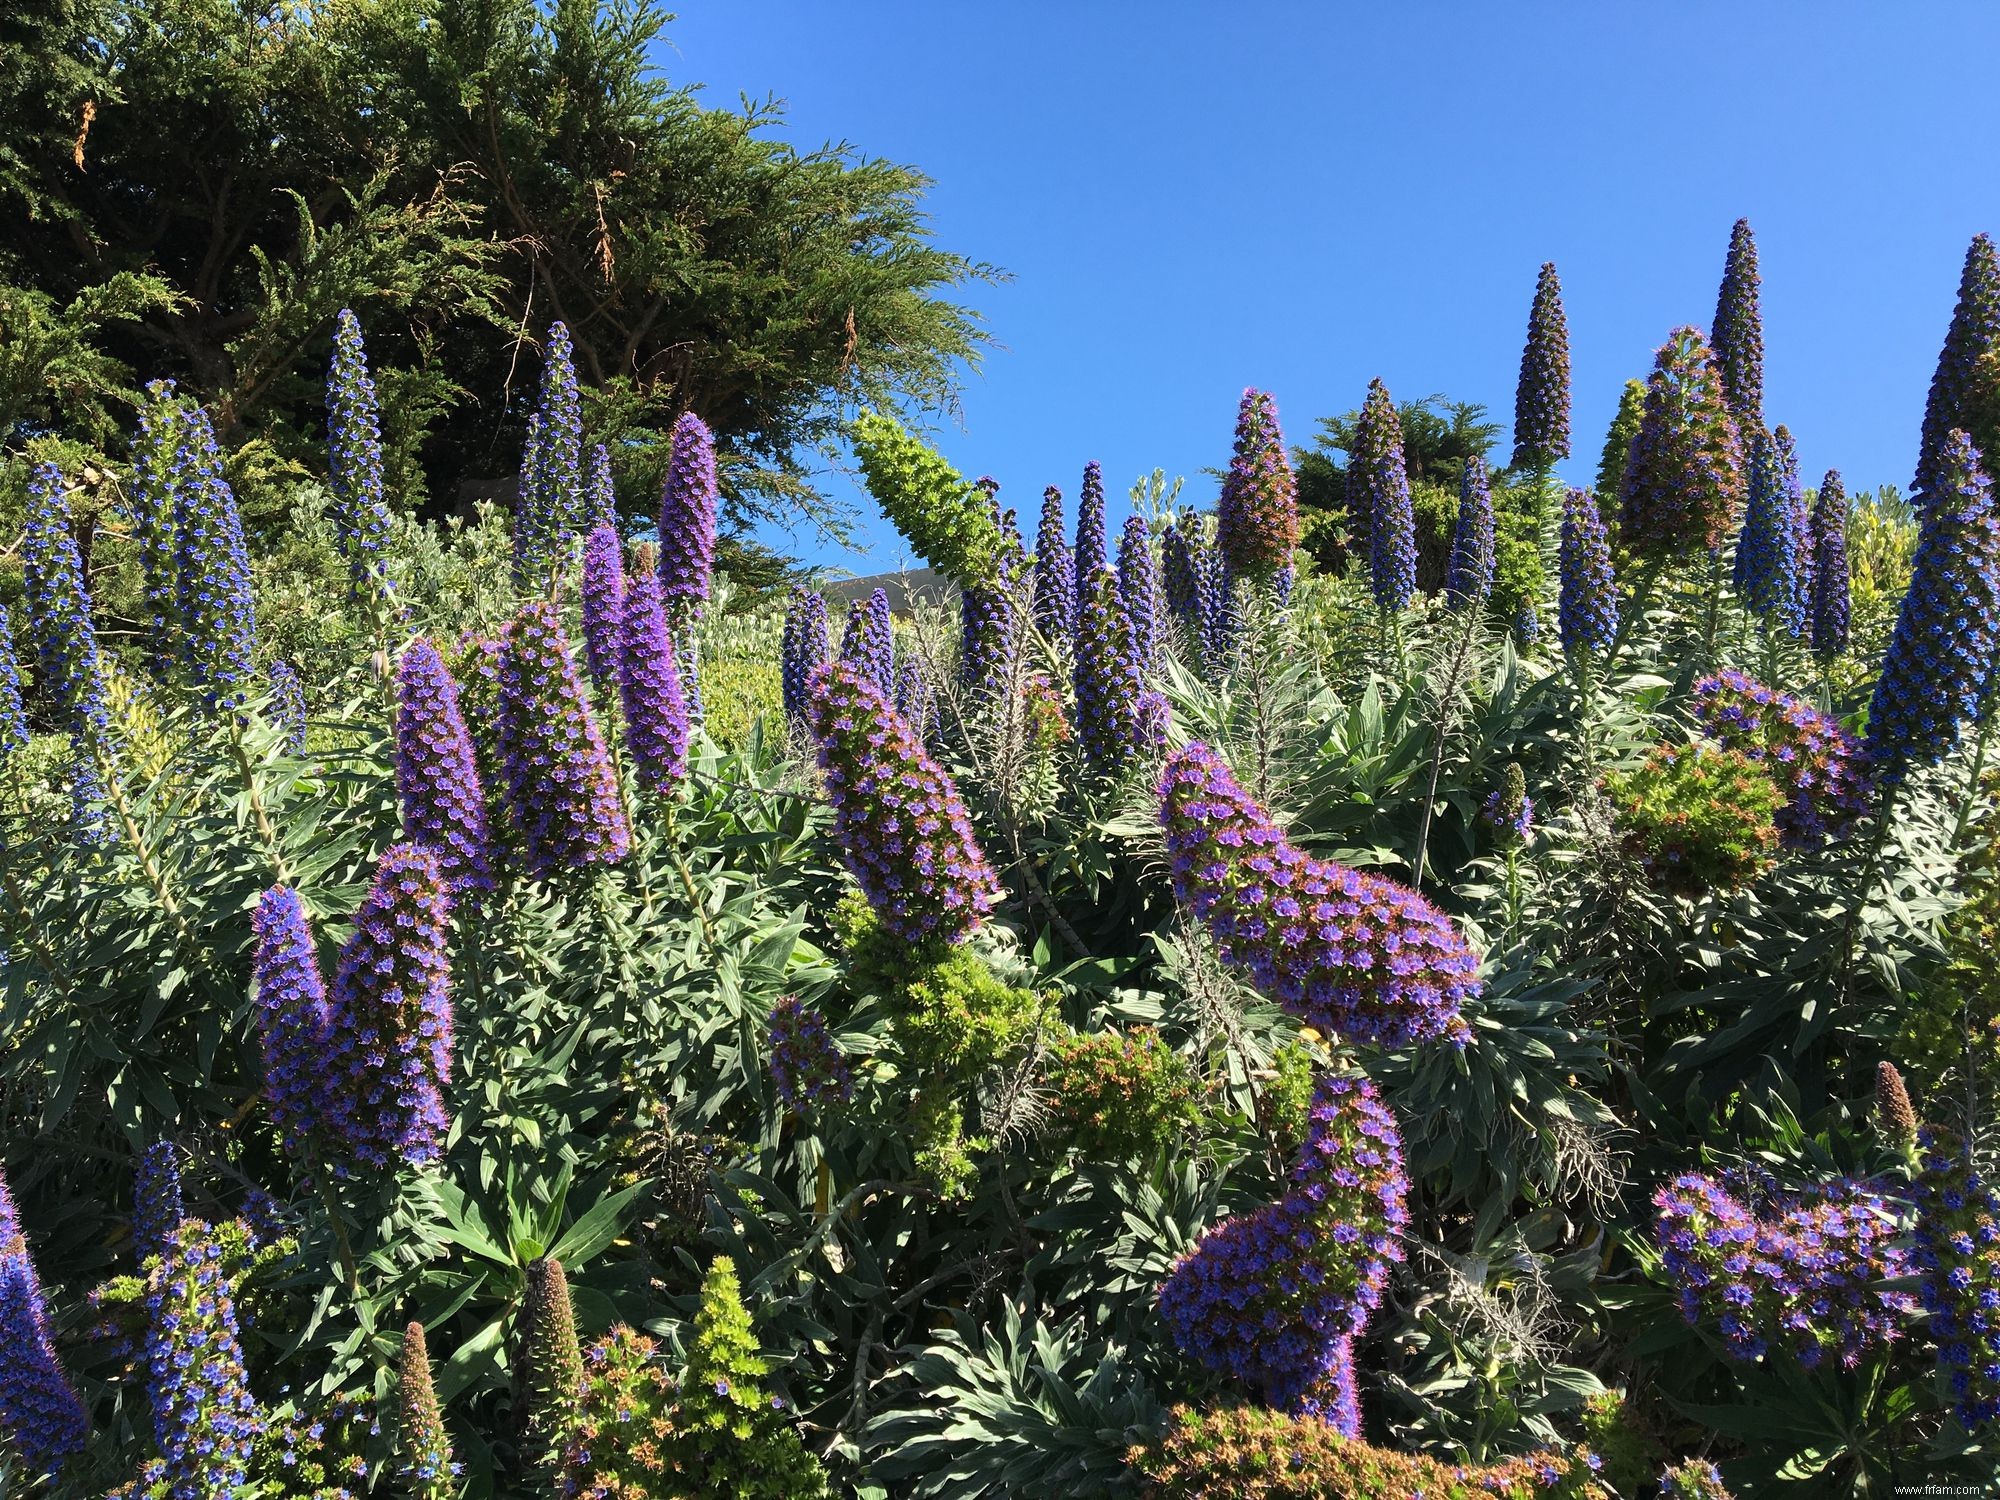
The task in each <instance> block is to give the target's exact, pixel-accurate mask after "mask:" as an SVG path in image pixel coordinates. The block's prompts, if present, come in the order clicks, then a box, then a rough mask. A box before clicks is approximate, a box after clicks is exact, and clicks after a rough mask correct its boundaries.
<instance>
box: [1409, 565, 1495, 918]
mask: <svg viewBox="0 0 2000 1500" xmlns="http://www.w3.org/2000/svg"><path fill="white" fill-rule="evenodd" d="M1462 608H1463V610H1464V613H1465V628H1464V629H1463V630H1461V631H1460V632H1459V634H1458V640H1457V642H1456V643H1455V644H1454V645H1453V647H1452V653H1451V658H1450V661H1449V664H1448V665H1447V666H1446V668H1445V674H1444V689H1443V692H1442V693H1441V695H1440V697H1439V699H1438V721H1437V734H1436V738H1435V741H1434V743H1433V744H1432V745H1431V773H1430V782H1429V785H1428V786H1427V787H1426V788H1425V790H1424V807H1423V818H1422V821H1420V822H1419V823H1418V824H1417V841H1416V843H1415V844H1414V845H1413V846H1412V847H1411V849H1410V883H1411V884H1412V885H1415V886H1419V887H1421V886H1422V885H1423V881H1424V863H1425V860H1426V858H1427V857H1428V854H1429V851H1430V842H1431V820H1432V818H1433V817H1434V816H1435V815H1436V812H1437V790H1438V779H1439V777H1441V776H1442V775H1443V774H1444V754H1445V749H1446V747H1447V746H1448V745H1449V744H1450V743H1451V731H1452V728H1453V720H1455V719H1456V718H1457V716H1458V690H1459V688H1460V687H1461V686H1462V683H1461V682H1460V677H1461V675H1462V674H1463V673H1464V671H1465V666H1466V663H1467V662H1468V661H1470V660H1471V657H1472V642H1473V637H1474V636H1475V635H1476V634H1477V632H1478V629H1479V604H1478V603H1477V602H1476V601H1474V600H1470V599H1468V600H1467V601H1466V602H1465V603H1464V605H1463V606H1462Z"/></svg>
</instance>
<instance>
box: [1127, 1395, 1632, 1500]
mask: <svg viewBox="0 0 2000 1500" xmlns="http://www.w3.org/2000/svg"><path fill="white" fill-rule="evenodd" d="M1131 1462H1132V1466H1133V1467H1134V1468H1135V1469H1136V1470H1138V1471H1139V1473H1140V1474H1141V1475H1142V1476H1143V1477H1144V1480H1145V1489H1144V1493H1145V1494H1146V1495H1147V1496H1148V1497H1151V1500H1390V1497H1392V1496H1393V1497H1395V1500H1415V1497H1419V1496H1421V1497H1422V1500H1488V1497H1496V1496H1497V1497H1502V1500H1610V1492H1609V1491H1607V1490H1606V1489H1605V1488H1604V1487H1603V1486H1602V1485H1600V1484H1598V1483H1596V1481H1595V1480H1594V1479H1593V1478H1592V1471H1591V1466H1590V1458H1589V1455H1588V1454H1587V1453H1584V1452H1582V1451H1579V1452H1577V1453H1575V1454H1568V1455H1564V1454H1554V1453H1537V1454H1533V1455H1531V1456H1529V1457H1527V1458H1513V1459H1508V1460H1506V1461H1504V1462H1502V1463H1498V1464H1491V1465H1472V1464H1445V1463H1440V1462H1439V1461H1438V1460H1436V1459H1434V1458H1429V1457H1426V1456H1425V1455H1423V1454H1420V1453H1401V1452H1397V1451H1396V1450H1394V1449H1390V1448H1377V1447H1375V1446H1374V1445H1373V1444H1371V1443H1362V1442H1355V1441H1351V1440H1349V1439H1347V1438H1343V1437H1341V1436H1340V1435H1339V1434H1338V1433H1336V1432H1335V1431H1334V1430H1333V1428H1332V1426H1331V1425H1330V1424H1328V1423H1326V1422H1322V1421H1320V1420H1318V1419H1317V1418H1313V1417H1288V1416H1285V1415H1283V1414H1282V1413H1279V1412H1274V1411H1265V1410H1261V1409H1259V1408H1256V1407H1229V1408H1224V1409H1222V1410H1218V1411H1208V1412H1201V1411H1195V1410H1193V1409H1192V1408H1190V1407H1178V1408H1176V1409H1175V1411H1174V1414H1173V1423H1172V1426H1171V1427H1170V1428H1169V1429H1168V1430H1167V1432H1166V1433H1165V1434H1164V1435H1163V1436H1161V1437H1158V1438H1155V1439H1154V1440H1153V1441H1152V1442H1150V1443H1146V1444H1142V1445H1141V1446H1139V1447H1136V1448H1134V1449H1133V1450H1132V1453H1131Z"/></svg>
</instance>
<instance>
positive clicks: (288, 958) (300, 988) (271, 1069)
mask: <svg viewBox="0 0 2000 1500" xmlns="http://www.w3.org/2000/svg"><path fill="white" fill-rule="evenodd" d="M251 928H252V930H253V931H254V932H255V934H256V938H257V947H256V955H255V957H254V958H253V959H252V961H251V969H250V974H251V992H252V993H253V994H254V995H255V996H256V1001H257V1040H258V1043H259V1045H260V1047H261V1048H262V1050H263V1055H264V1102H265V1104H266V1105H268V1106H269V1108H270V1111H271V1122H272V1124H274V1125H276V1126H277V1127H278V1129H279V1131H280V1132H281V1133H282V1134H283V1135H284V1138H285V1149H286V1151H288V1152H290V1153H291V1155H293V1156H294V1157H304V1156H305V1155H306V1154H307V1153H308V1151H309V1149H310V1147H311V1137H312V1132H313V1130H314V1129H315V1128H316V1127H317V1126H318V1125H320V1124H321V1123H322V1122H328V1121H331V1120H333V1119H334V1118H335V1117H336V1115H337V1114H338V1109H337V1106H336V1100H337V1097H338V1087H339V1086H338V1083H337V1081H336V1080H335V1078H334V1076H333V1073H332V1071H331V1070H330V1069H329V1068H328V1067H327V1056H328V1049H329V1047H330V1045H331V1028H332V1022H331V1019H330V1016H329V1013H328V1010H327V1003H326V982H325V981H324V980H323V979H321V977H320V970H319V955H318V951H317V950H316V949H315V947H314V946H313V935H312V927H311V925H310V924H309V923H308V922H307V921H306V913H305V907H304V906H303V905H302V904H301V903H300V901H299V895H298V892H297V891H294V890H291V889H289V888H288V887H285V886H282V885H274V886H272V887H271V889H269V890H268V891H266V892H264V895H263V898H262V899H261V900H259V901H258V903H257V911H256V914H255V915H254V916H253V917H252V918H251Z"/></svg>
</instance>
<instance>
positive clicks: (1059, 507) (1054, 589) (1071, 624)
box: [1035, 485, 1076, 641]
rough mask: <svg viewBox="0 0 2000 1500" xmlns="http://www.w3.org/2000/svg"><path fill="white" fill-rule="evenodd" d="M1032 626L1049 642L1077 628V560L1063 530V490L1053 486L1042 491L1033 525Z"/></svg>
mask: <svg viewBox="0 0 2000 1500" xmlns="http://www.w3.org/2000/svg"><path fill="white" fill-rule="evenodd" d="M1035 625H1036V627H1037V628H1038V629H1039V630H1040V631H1041V632H1042V634H1043V635H1045V636H1047V637H1048V638H1049V639H1050V640H1052V641H1056V640H1068V639H1069V637H1070V633H1071V632H1072V631H1074V630H1075V629H1076V563H1075V561H1074V560H1073V559H1072V558H1071V557H1070V555H1069V541H1068V538H1067V537H1066V536H1065V535H1064V532H1063V493H1062V491H1061V490H1059V489H1057V488H1056V487H1055V486H1054V485H1050V486H1049V487H1048V488H1047V489H1045V490H1043V491H1042V519H1041V524H1040V525H1039V526H1037V527H1036V528H1035Z"/></svg>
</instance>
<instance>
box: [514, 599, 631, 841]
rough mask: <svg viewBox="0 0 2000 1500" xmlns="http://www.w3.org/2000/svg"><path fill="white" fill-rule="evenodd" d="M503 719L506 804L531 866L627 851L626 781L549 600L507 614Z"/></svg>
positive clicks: (629, 839) (628, 829) (629, 835)
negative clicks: (617, 771)
mask: <svg viewBox="0 0 2000 1500" xmlns="http://www.w3.org/2000/svg"><path fill="white" fill-rule="evenodd" d="M499 717H500V742H501V757H502V760H503V762H504V766H505V773H506V783H507V786H506V790H507V807H508V812H509V814H510V820H511V824H512V827H513V829H514V831H515V833H516V834H518V835H519V837H520V840H521V849H522V856H523V859H524V861H525V863H526V866H527V869H528V873H529V874H530V875H534V876H538V877H539V876H547V875H550V874H553V873H555V872H557V871H559V870H580V869H585V868H588V867H590V866H592V865H609V864H616V863H618V861H620V860H622V859H623V858H625V856H626V855H627V854H628V853H630V852H631V847H632V833H631V828H630V826H629V825H628V823H627V822H626V818H625V809H624V807H623V805H622V803H621V800H620V798H619V795H618V781H617V778H616V776H615V775H614V774H613V772H612V767H611V757H610V754H609V753H608V752H607V750H606V749H605V744H604V734H603V731H602V730H600V729H599V728H598V724H597V719H596V717H595V716H594V715H593V714H592V713H591V711H590V705H589V703H588V702H587V701H586V700H585V697H584V691H583V684H582V682H580V681H579V680H578V678H577V674H576V665H575V663H574V662H573V661H572V660H571V659H570V654H569V641H568V638H567V637H566V636H565V635H564V633H563V628H562V621H561V619H560V618H559V617H558V616H557V614H556V610H555V607H554V606H553V605H551V604H548V603H546V602H535V603H530V604H527V605H524V606H522V608H521V610H520V612H519V613H517V614H516V615H515V616H514V618H513V619H512V620H511V621H510V622H508V625H507V632H506V651H505V654H504V656H503V657H502V659H501V665H500V708H499Z"/></svg>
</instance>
